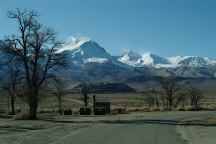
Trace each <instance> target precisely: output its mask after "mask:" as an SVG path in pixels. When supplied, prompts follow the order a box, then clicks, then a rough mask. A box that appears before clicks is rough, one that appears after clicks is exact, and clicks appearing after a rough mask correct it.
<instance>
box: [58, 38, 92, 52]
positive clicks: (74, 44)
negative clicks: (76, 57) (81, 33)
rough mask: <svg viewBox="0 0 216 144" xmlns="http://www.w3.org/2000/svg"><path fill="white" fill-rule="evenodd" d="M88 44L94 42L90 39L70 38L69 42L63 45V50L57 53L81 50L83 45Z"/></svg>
mask: <svg viewBox="0 0 216 144" xmlns="http://www.w3.org/2000/svg"><path fill="white" fill-rule="evenodd" d="M86 42H92V41H91V40H90V39H89V38H88V37H78V38H76V37H73V36H71V37H69V38H68V40H67V42H66V43H65V44H64V45H63V47H62V48H61V49H59V50H58V51H57V53H61V52H63V51H66V50H71V51H72V50H75V49H77V48H79V47H80V46H81V45H83V44H84V43H86Z"/></svg>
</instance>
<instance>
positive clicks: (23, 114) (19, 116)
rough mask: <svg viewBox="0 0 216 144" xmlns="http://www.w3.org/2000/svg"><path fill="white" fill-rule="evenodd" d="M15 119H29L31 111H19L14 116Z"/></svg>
mask: <svg viewBox="0 0 216 144" xmlns="http://www.w3.org/2000/svg"><path fill="white" fill-rule="evenodd" d="M14 119H15V120H28V119H29V113H28V112H20V113H17V114H16V115H15V117H14Z"/></svg>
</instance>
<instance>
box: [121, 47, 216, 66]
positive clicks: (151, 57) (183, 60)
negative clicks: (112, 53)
mask: <svg viewBox="0 0 216 144" xmlns="http://www.w3.org/2000/svg"><path fill="white" fill-rule="evenodd" d="M118 60H119V61H121V62H122V63H126V64H128V65H130V66H133V67H143V66H151V67H155V68H169V67H171V68H174V67H181V66H185V67H206V66H209V65H216V61H214V60H211V59H209V58H207V57H198V56H175V57H169V58H163V57H160V56H157V55H155V54H152V53H142V54H138V53H136V52H132V51H129V52H126V53H124V54H123V55H122V56H120V57H118Z"/></svg>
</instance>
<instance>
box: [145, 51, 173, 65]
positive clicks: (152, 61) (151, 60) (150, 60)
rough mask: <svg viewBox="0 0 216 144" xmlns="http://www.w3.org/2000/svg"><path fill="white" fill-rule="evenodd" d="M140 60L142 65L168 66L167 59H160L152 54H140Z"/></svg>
mask: <svg viewBox="0 0 216 144" xmlns="http://www.w3.org/2000/svg"><path fill="white" fill-rule="evenodd" d="M142 60H143V63H142V65H150V66H154V65H158V64H164V65H169V64H170V63H169V61H168V60H167V59H165V58H162V57H160V56H157V55H155V54H152V53H144V54H142Z"/></svg>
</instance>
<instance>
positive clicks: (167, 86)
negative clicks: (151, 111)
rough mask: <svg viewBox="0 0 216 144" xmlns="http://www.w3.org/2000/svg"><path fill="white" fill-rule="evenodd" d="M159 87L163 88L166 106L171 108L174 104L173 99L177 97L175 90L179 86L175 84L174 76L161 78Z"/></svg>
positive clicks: (176, 90)
mask: <svg viewBox="0 0 216 144" xmlns="http://www.w3.org/2000/svg"><path fill="white" fill-rule="evenodd" d="M160 84H161V87H162V89H163V90H164V93H165V95H164V100H165V102H166V108H167V109H168V110H171V109H172V107H173V104H174V100H175V99H176V98H177V96H178V95H177V92H178V91H179V90H180V87H179V86H178V85H177V82H176V79H175V78H174V77H169V78H163V79H161V81H160Z"/></svg>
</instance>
